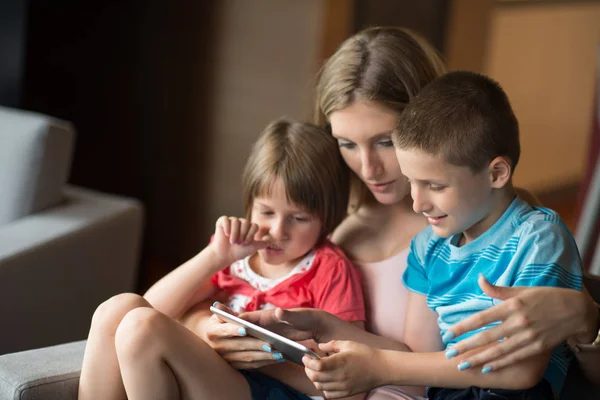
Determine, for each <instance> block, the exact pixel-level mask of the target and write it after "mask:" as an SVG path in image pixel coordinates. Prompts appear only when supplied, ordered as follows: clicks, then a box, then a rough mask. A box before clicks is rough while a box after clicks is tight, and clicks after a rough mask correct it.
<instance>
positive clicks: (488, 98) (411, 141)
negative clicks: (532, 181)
mask: <svg viewBox="0 0 600 400" xmlns="http://www.w3.org/2000/svg"><path fill="white" fill-rule="evenodd" d="M392 140H393V142H394V145H395V146H396V148H401V149H411V148H416V149H419V150H421V151H424V152H426V153H428V154H432V155H438V154H441V155H442V156H443V157H444V159H445V160H446V162H449V163H451V164H454V165H458V166H466V167H469V168H470V169H471V170H472V171H473V172H477V171H481V169H482V168H484V167H486V166H487V165H488V164H489V162H490V161H492V160H493V159H494V158H495V157H498V156H504V157H507V158H508V159H509V161H510V163H511V166H512V171H514V169H515V167H516V166H517V163H518V162H519V155H520V153H521V147H520V144H519V123H518V121H517V118H516V117H515V114H514V113H513V110H512V108H511V106H510V102H509V100H508V97H507V96H506V93H504V91H503V90H502V88H501V87H500V85H499V84H498V83H497V82H495V81H493V80H492V79H490V78H488V77H486V76H484V75H480V74H477V73H474V72H466V71H457V72H450V73H448V74H446V75H443V76H441V77H440V78H437V79H436V80H434V81H433V82H431V83H430V84H429V85H427V86H426V87H425V88H423V90H422V91H421V92H420V93H419V94H418V95H417V96H416V97H415V98H414V99H413V100H412V101H411V102H410V103H409V104H408V105H407V107H406V109H405V110H404V112H403V113H402V114H401V115H400V118H399V120H398V124H397V126H396V128H395V129H394V131H393V133H392Z"/></svg>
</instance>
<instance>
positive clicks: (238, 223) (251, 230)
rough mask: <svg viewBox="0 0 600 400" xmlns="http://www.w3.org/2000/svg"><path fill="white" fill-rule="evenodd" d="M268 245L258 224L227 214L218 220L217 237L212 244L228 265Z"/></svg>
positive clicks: (216, 226)
mask: <svg viewBox="0 0 600 400" xmlns="http://www.w3.org/2000/svg"><path fill="white" fill-rule="evenodd" d="M267 245H268V243H267V242H266V241H263V240H261V238H260V237H259V230H258V225H256V224H253V223H251V222H250V221H248V220H246V219H244V218H237V217H227V216H223V217H220V218H219V219H218V220H217V222H216V224H215V237H214V240H213V241H212V242H211V244H210V246H211V248H212V250H213V252H214V254H215V256H216V257H218V258H219V259H221V260H222V261H223V263H224V264H227V265H229V264H231V263H233V262H234V261H237V260H241V259H243V258H245V257H247V256H250V255H252V254H254V253H256V252H257V251H258V250H260V249H263V248H265V247H267Z"/></svg>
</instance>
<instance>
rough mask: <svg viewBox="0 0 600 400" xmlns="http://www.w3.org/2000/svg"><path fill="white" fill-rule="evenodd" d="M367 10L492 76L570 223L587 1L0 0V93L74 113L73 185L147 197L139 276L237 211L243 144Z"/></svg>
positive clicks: (594, 43)
mask: <svg viewBox="0 0 600 400" xmlns="http://www.w3.org/2000/svg"><path fill="white" fill-rule="evenodd" d="M373 25H399V26H405V27H409V28H412V29H414V30H415V31H417V32H419V33H421V34H422V35H423V36H425V37H426V38H427V39H428V40H430V41H431V42H432V43H433V44H434V45H435V46H436V47H437V48H438V49H439V51H440V52H441V53H442V54H443V55H444V58H445V60H446V62H447V64H448V66H449V68H450V69H468V70H473V71H477V72H482V73H485V74H488V75H490V76H491V77H493V78H495V79H496V80H498V81H499V82H500V84H501V85H502V86H503V87H504V88H505V90H506V92H507V93H508V96H509V98H510V99H511V101H512V104H513V107H514V109H515V112H516V114H517V117H518V118H519V121H520V125H521V135H522V136H521V144H522V151H523V155H522V158H521V160H522V161H521V162H520V165H519V168H518V169H517V171H516V177H515V180H516V183H517V185H519V186H521V187H524V188H527V189H528V190H530V191H531V192H533V193H535V194H536V195H537V196H538V197H539V198H540V199H541V201H542V202H543V203H544V205H546V206H549V207H551V208H555V209H557V210H558V211H559V212H560V213H561V215H562V216H563V217H564V218H565V220H566V221H567V224H568V225H569V227H570V228H571V229H574V228H575V224H576V219H577V210H578V207H579V204H580V202H581V190H580V189H581V188H582V186H585V183H586V179H589V174H590V171H589V170H590V167H589V166H590V165H591V162H590V160H591V159H592V158H593V157H594V154H597V152H598V139H597V138H596V139H595V137H594V136H593V135H592V131H593V127H594V123H593V122H594V121H596V120H595V117H594V115H596V114H595V111H594V110H595V109H594V107H595V105H596V104H597V103H595V101H594V100H595V96H596V90H595V88H596V83H597V79H598V74H597V62H598V58H599V51H598V48H599V47H598V46H599V45H600V1H558V0H557V1H491V0H448V1H444V0H302V1H297V0H219V1H164V0H143V1H142V0H119V1H116V0H102V1H100V0H87V1H85V2H81V1H75V0H53V1H44V0H29V1H27V0H2V2H0V57H1V58H0V59H1V60H2V62H1V63H0V105H4V106H9V107H15V108H21V109H25V110H32V111H37V112H41V113H45V114H48V115H52V116H55V117H58V118H62V119H66V120H69V121H72V122H73V124H74V125H75V127H76V129H77V138H76V145H75V152H74V158H73V162H72V166H71V175H70V182H71V183H73V184H76V185H81V186H85V187H89V188H93V189H97V190H100V191H104V192H109V193H115V194H121V195H125V196H130V197H134V198H137V199H139V200H140V201H141V202H142V203H143V204H144V206H145V212H146V215H145V218H146V220H145V229H144V239H143V249H142V257H141V261H140V269H139V278H138V289H139V291H143V290H144V289H145V288H147V287H148V286H149V285H150V284H152V283H153V282H154V281H156V280H157V279H158V278H160V277H161V276H162V275H164V274H165V273H167V272H169V271H170V270H171V269H172V268H174V267H176V266H177V265H179V264H180V263H182V262H183V261H185V260H186V259H188V258H190V257H191V256H193V255H194V254H195V253H196V252H197V251H199V250H200V249H201V248H203V247H204V245H205V244H206V243H207V242H208V240H209V237H210V234H211V233H212V232H213V229H214V221H215V220H216V218H217V217H218V216H219V215H222V214H233V215H239V214H241V213H242V211H241V210H242V207H241V190H240V174H241V170H242V168H243V165H244V163H245V160H246V157H247V155H248V153H249V150H250V146H251V144H252V143H253V141H254V140H255V139H256V137H257V136H258V134H259V133H260V132H261V130H262V129H263V128H264V126H265V125H266V124H267V123H268V122H269V121H270V120H272V119H274V118H276V117H279V116H283V115H286V116H289V117H293V118H298V119H310V117H311V114H312V105H311V100H312V85H313V83H314V77H315V74H316V72H317V70H318V69H319V66H320V65H321V64H322V62H323V60H324V59H326V58H327V57H328V56H329V55H330V54H332V52H333V51H334V50H335V49H336V47H337V46H338V45H339V43H341V41H342V40H343V39H344V38H346V37H348V36H349V35H351V34H352V33H354V32H356V31H358V30H360V29H362V28H365V27H367V26H373ZM596 129H597V125H596ZM596 135H598V134H596Z"/></svg>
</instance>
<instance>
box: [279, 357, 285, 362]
mask: <svg viewBox="0 0 600 400" xmlns="http://www.w3.org/2000/svg"><path fill="white" fill-rule="evenodd" d="M277 362H278V363H282V362H285V358H280V359H279V360H277Z"/></svg>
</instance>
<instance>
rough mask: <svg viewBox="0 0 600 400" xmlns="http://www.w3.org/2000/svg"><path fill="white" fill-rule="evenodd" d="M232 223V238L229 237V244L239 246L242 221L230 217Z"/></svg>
mask: <svg viewBox="0 0 600 400" xmlns="http://www.w3.org/2000/svg"><path fill="white" fill-rule="evenodd" d="M229 221H230V223H231V236H229V243H231V244H238V243H240V242H241V240H240V221H239V220H238V219H237V218H235V217H229Z"/></svg>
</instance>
